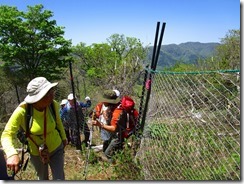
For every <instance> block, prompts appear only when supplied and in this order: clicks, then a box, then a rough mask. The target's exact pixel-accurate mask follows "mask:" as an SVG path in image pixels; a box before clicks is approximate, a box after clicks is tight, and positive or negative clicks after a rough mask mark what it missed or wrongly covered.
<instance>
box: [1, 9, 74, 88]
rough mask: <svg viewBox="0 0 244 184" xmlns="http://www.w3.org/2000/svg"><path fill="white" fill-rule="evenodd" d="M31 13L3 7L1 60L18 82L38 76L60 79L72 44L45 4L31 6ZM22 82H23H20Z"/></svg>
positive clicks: (66, 64)
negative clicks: (64, 36) (65, 37)
mask: <svg viewBox="0 0 244 184" xmlns="http://www.w3.org/2000/svg"><path fill="white" fill-rule="evenodd" d="M27 8H28V11H27V12H22V11H19V10H18V9H17V8H16V7H10V6H0V57H1V60H2V61H3V62H4V69H5V71H6V72H7V74H11V75H13V72H14V73H15V74H16V75H15V77H14V78H15V82H14V83H19V84H20V83H21V82H22V81H25V82H26V81H29V80H31V79H32V78H34V77H36V76H45V77H47V78H48V79H49V80H52V79H58V78H59V77H60V72H61V71H62V69H63V68H64V67H67V66H68V62H67V60H68V59H69V57H67V56H68V55H69V53H70V51H71V49H70V47H71V41H67V40H65V39H64V38H63V35H64V31H63V27H60V26H57V25H56V21H55V20H50V19H51V17H52V16H53V13H52V12H51V11H48V10H43V5H41V4H40V5H35V6H33V7H31V6H27ZM19 79H20V80H19Z"/></svg>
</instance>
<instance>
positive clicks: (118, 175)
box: [113, 145, 144, 180]
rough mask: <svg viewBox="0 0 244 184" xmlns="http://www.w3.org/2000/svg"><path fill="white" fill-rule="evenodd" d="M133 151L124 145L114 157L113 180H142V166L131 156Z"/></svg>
mask: <svg viewBox="0 0 244 184" xmlns="http://www.w3.org/2000/svg"><path fill="white" fill-rule="evenodd" d="M132 151H133V150H132V149H131V148H130V147H129V146H128V145H126V146H125V148H124V149H123V150H122V151H121V152H118V153H117V154H116V155H115V156H114V157H115V160H116V165H115V166H114V170H113V173H114V177H113V180H143V179H144V178H143V173H142V165H140V163H139V161H137V160H136V159H135V158H134V156H133V152H132Z"/></svg>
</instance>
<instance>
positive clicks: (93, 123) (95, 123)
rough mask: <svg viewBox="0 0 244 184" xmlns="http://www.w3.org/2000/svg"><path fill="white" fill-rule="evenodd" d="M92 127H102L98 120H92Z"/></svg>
mask: <svg viewBox="0 0 244 184" xmlns="http://www.w3.org/2000/svg"><path fill="white" fill-rule="evenodd" d="M92 125H94V126H99V127H101V123H100V122H99V121H98V120H92Z"/></svg>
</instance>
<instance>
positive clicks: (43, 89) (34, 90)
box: [24, 77, 58, 104]
mask: <svg viewBox="0 0 244 184" xmlns="http://www.w3.org/2000/svg"><path fill="white" fill-rule="evenodd" d="M57 85H58V82H55V83H50V82H49V81H48V80H47V79H46V78H45V77H36V78H34V79H32V80H31V81H30V82H29V84H28V85H27V90H26V91H27V93H28V95H27V96H26V97H25V99H24V101H25V102H26V103H29V104H33V103H36V102H38V101H39V100H41V99H42V98H43V97H44V96H45V95H46V94H47V92H48V91H49V90H50V89H51V88H53V87H55V86H57Z"/></svg>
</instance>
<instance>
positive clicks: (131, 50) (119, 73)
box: [73, 34, 146, 94]
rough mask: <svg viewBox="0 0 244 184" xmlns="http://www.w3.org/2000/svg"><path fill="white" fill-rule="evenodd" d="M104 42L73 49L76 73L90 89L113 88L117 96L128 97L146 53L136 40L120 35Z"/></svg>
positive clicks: (115, 35) (82, 44) (81, 44)
mask: <svg viewBox="0 0 244 184" xmlns="http://www.w3.org/2000/svg"><path fill="white" fill-rule="evenodd" d="M107 41H108V43H104V44H93V45H91V46H87V47H86V45H85V44H84V43H80V44H78V45H77V46H75V47H73V54H74V58H75V61H76V63H77V64H78V65H79V68H80V71H81V72H80V73H82V74H83V75H84V76H86V77H88V78H89V80H90V83H91V85H93V86H100V87H103V88H105V89H112V88H113V87H116V88H117V89H118V90H120V92H121V94H131V93H133V90H132V89H133V87H134V86H135V84H136V83H137V81H138V77H139V76H140V73H141V70H142V69H143V67H142V63H143V60H144V59H145V56H146V50H145V49H144V48H143V46H142V44H141V42H140V40H138V39H136V38H131V37H126V38H125V36H124V35H118V34H114V35H112V36H111V37H109V38H108V39H107Z"/></svg>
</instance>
